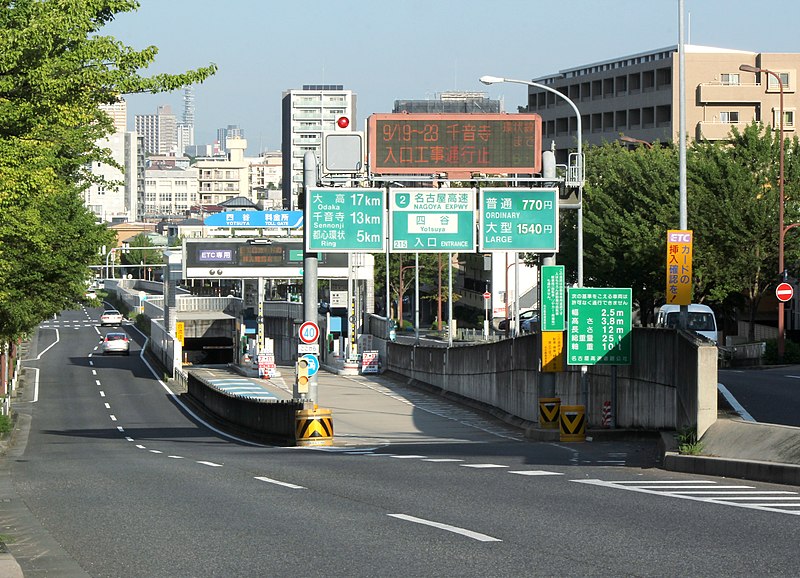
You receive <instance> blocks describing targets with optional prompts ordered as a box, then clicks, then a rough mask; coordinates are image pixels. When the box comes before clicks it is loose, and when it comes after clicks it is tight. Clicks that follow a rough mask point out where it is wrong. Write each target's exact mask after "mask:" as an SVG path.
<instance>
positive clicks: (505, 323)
mask: <svg viewBox="0 0 800 578" xmlns="http://www.w3.org/2000/svg"><path fill="white" fill-rule="evenodd" d="M534 317H536V321H539V310H538V309H526V310H525V311H520V312H519V326H520V327H523V326H524V325H523V324H524V322H525V321H526V320H528V319H533V318H534ZM497 328H498V329H499V330H500V331H505V330H506V328H508V329H514V318H513V317H509V318H506V319H502V320H501V321H500V323H498V324H497Z"/></svg>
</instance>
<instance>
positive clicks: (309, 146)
mask: <svg viewBox="0 0 800 578" xmlns="http://www.w3.org/2000/svg"><path fill="white" fill-rule="evenodd" d="M341 117H346V118H347V119H349V123H350V124H349V126H348V127H347V130H356V95H355V94H353V92H352V91H351V90H344V88H343V86H342V85H341V84H308V85H304V86H303V88H302V89H299V90H298V89H292V90H287V91H285V92H284V93H283V130H282V133H283V142H282V145H281V150H282V153H283V208H284V209H287V210H294V209H298V208H302V207H298V196H299V193H300V192H301V190H302V186H303V156H304V155H305V153H306V152H307V151H311V152H313V153H314V154H315V155H316V157H317V161H318V162H319V161H321V160H322V159H321V153H322V134H323V132H327V131H333V130H335V128H336V122H337V120H338V119H339V118H341Z"/></svg>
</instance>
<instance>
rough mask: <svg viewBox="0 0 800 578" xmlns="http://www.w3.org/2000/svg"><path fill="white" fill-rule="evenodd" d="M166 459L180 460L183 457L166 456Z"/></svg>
mask: <svg viewBox="0 0 800 578" xmlns="http://www.w3.org/2000/svg"><path fill="white" fill-rule="evenodd" d="M167 457H168V458H172V459H173V460H182V459H183V456H167Z"/></svg>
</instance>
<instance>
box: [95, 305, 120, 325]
mask: <svg viewBox="0 0 800 578" xmlns="http://www.w3.org/2000/svg"><path fill="white" fill-rule="evenodd" d="M104 325H116V326H120V325H122V313H120V312H119V311H117V310H116V309H106V310H105V311H103V314H102V315H101V316H100V327H103V326H104Z"/></svg>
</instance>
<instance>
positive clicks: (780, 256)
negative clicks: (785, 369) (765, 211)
mask: <svg viewBox="0 0 800 578" xmlns="http://www.w3.org/2000/svg"><path fill="white" fill-rule="evenodd" d="M739 70H741V71H742V72H752V73H758V72H765V73H766V74H771V75H772V76H774V77H775V80H777V81H778V90H779V91H780V101H779V105H778V115H779V116H780V120H779V122H778V131H779V135H780V139H781V142H780V157H779V158H780V160H779V167H780V168H779V169H778V195H779V197H780V200H779V201H778V275H779V276H780V277H782V276H783V275H784V266H783V240H784V237H785V236H786V231H787V230H788V229H790V228H791V227H784V226H783V205H784V196H783V81H782V80H781V76H780V75H779V74H777V73H776V72H773V71H772V70H769V69H768V68H759V67H757V66H751V65H749V64H742V65H740V66H739ZM783 316H784V309H783V301H781V300H778V360H780V361H783V353H784V351H785V343H784V339H785V336H784V334H783V333H784V329H785V328H784V322H785V320H784V318H783Z"/></svg>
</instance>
